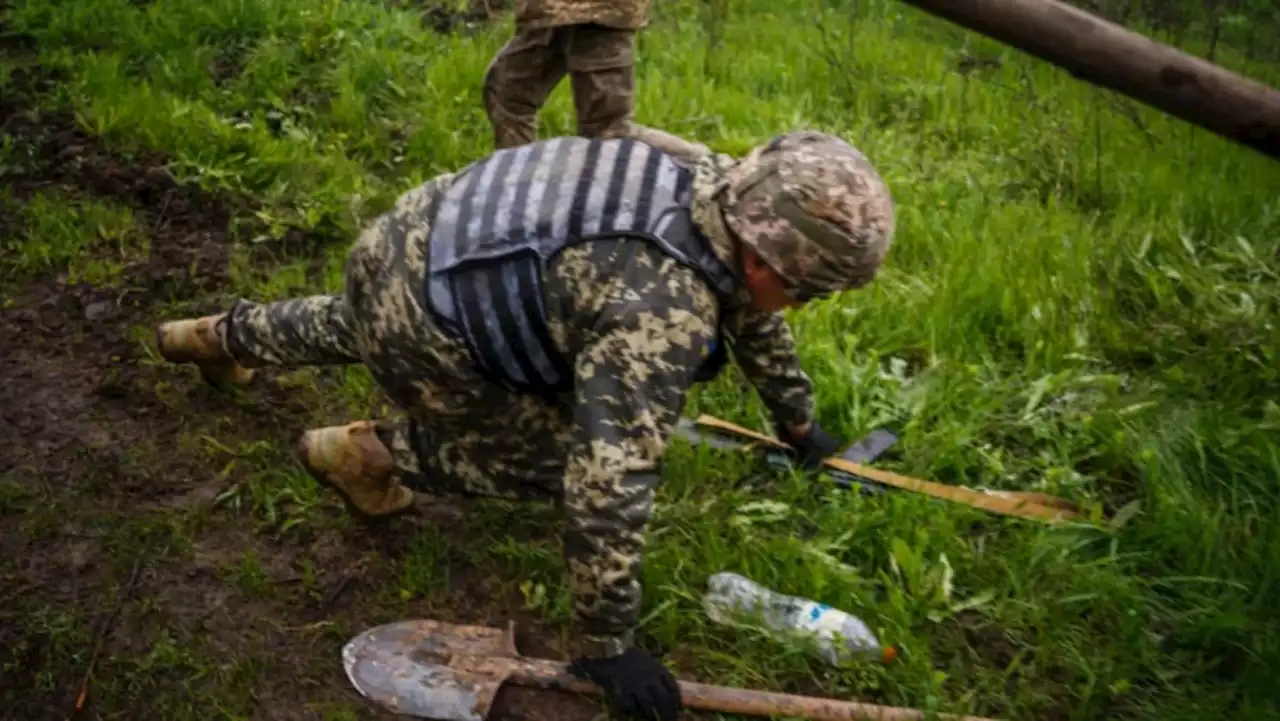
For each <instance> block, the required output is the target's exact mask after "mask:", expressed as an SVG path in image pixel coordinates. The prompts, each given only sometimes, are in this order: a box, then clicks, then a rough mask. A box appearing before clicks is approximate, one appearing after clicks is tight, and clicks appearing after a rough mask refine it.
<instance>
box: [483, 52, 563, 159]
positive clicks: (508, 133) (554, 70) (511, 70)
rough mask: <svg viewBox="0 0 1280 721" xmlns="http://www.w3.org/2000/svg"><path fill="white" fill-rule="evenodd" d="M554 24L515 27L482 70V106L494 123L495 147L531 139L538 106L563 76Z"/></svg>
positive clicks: (561, 59) (535, 129)
mask: <svg viewBox="0 0 1280 721" xmlns="http://www.w3.org/2000/svg"><path fill="white" fill-rule="evenodd" d="M562 34H563V33H562V32H561V31H560V30H559V29H557V28H539V29H536V30H525V31H517V32H516V34H515V35H514V36H513V37H512V38H511V40H509V41H507V44H506V45H505V46H503V48H502V50H500V51H498V54H497V55H495V56H494V58H493V61H492V62H490V63H489V67H488V69H487V70H485V73H484V82H483V85H484V87H483V92H484V109H485V113H486V114H487V115H488V116H489V123H490V124H491V125H492V126H493V142H494V146H495V149H502V148H511V147H516V146H519V145H525V144H527V143H532V142H533V141H534V140H536V139H537V136H538V131H537V128H538V110H539V109H540V108H542V104H543V103H545V102H546V101H547V97H548V96H549V95H551V91H552V90H554V89H555V87H556V84H557V83H559V82H560V80H561V79H562V78H563V77H564V74H565V65H564V56H563V53H562V52H561V48H560V45H561V44H562V43H561V36H562Z"/></svg>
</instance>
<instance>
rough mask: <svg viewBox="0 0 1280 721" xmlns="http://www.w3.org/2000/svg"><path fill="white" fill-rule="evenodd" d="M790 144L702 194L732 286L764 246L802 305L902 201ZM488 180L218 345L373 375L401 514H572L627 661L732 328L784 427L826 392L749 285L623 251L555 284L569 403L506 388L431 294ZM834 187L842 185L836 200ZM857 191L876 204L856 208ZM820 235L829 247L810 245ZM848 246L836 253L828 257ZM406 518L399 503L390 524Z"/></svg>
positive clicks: (608, 652) (795, 140)
mask: <svg viewBox="0 0 1280 721" xmlns="http://www.w3.org/2000/svg"><path fill="white" fill-rule="evenodd" d="M784 137H785V138H787V141H786V145H785V147H786V149H787V150H788V152H790V156H789V158H790V159H789V160H786V161H784V162H779V161H778V159H777V156H778V153H777V152H776V151H777V150H778V149H779V148H782V147H784V145H783V143H782V142H781V141H780V140H776V141H775V142H774V143H772V144H770V145H769V146H768V147H765V148H761V149H758V150H757V151H754V152H753V153H752V154H751V155H750V156H748V157H747V158H746V159H745V160H743V161H741V162H736V161H734V160H733V159H731V158H728V157H725V156H711V155H705V156H703V157H702V158H700V159H699V160H698V161H697V162H696V164H695V165H694V167H693V168H692V173H691V174H690V175H688V176H687V177H689V178H690V184H691V193H690V195H691V198H692V199H691V203H690V205H689V217H690V219H691V220H692V223H693V226H694V227H696V228H697V230H698V231H700V236H699V237H704V238H705V240H706V241H707V245H708V246H709V248H710V249H711V251H712V252H713V253H714V256H715V259H716V260H718V261H719V262H720V263H723V264H724V266H725V267H728V268H739V267H740V266H741V257H740V253H741V252H742V251H741V246H740V244H739V243H738V239H740V240H741V241H743V242H745V243H747V244H749V245H751V247H753V248H760V249H761V250H760V251H758V252H760V253H761V256H762V257H763V258H764V260H765V261H766V262H767V263H769V264H770V265H771V266H774V267H775V270H777V271H778V272H779V273H781V274H782V275H783V277H784V278H785V279H786V281H787V283H788V287H789V288H791V289H792V291H793V292H794V293H796V297H797V298H808V297H814V296H816V295H821V294H823V293H826V292H829V291H831V290H836V289H841V288H846V287H853V286H856V285H860V284H861V283H865V282H866V281H868V280H870V278H871V277H872V275H874V272H875V266H878V265H879V263H880V262H881V259H882V258H883V255H884V251H885V249H886V247H887V244H888V239H889V237H890V236H891V235H892V230H893V227H892V209H891V206H890V205H889V200H888V195H887V191H884V190H883V186H882V185H880V184H879V183H880V181H879V178H878V176H876V175H875V171H874V170H873V169H872V168H871V166H870V165H869V164H866V163H865V160H864V159H861V156H860V155H856V151H853V150H852V149H851V148H848V146H847V145H840V146H838V149H847V151H848V153H853V154H854V155H853V156H851V157H853V158H854V166H853V167H852V170H851V171H846V172H845V173H844V175H843V176H842V177H830V178H828V177H822V176H821V174H820V173H821V172H822V170H821V169H822V168H823V167H824V166H823V160H824V158H828V157H830V155H831V146H830V144H829V143H830V141H829V140H826V136H816V135H808V134H792V135H790V136H784ZM806 139H807V140H806ZM582 142H587V141H582ZM615 142H616V141H615ZM622 142H624V143H627V142H630V141H622ZM806 142H808V143H811V145H805V143H806ZM815 142H816V144H813V143H815ZM824 142H825V143H828V144H827V145H824V144H823V143H824ZM545 144H546V143H545V142H544V143H543V144H539V145H545ZM535 147H536V146H535ZM508 152H509V153H513V152H517V151H508ZM621 152H622V151H618V153H619V154H621ZM507 157H509V156H507ZM806 164H808V165H809V166H811V167H806ZM814 168H816V169H818V171H817V173H815V171H814ZM477 175H480V173H470V174H467V173H466V172H465V171H464V172H463V173H459V174H446V175H442V176H438V177H436V178H434V179H432V180H430V181H428V182H427V183H425V184H424V185H422V186H420V187H418V188H416V189H414V190H412V191H409V192H408V193H406V194H405V195H403V196H402V197H401V198H400V200H399V202H398V203H397V205H396V207H395V208H394V209H392V210H391V211H389V212H388V213H386V214H384V215H383V216H381V217H380V218H378V219H377V220H376V221H374V222H373V223H372V224H371V225H370V226H369V227H368V228H367V229H366V230H365V231H364V232H363V233H362V235H361V236H360V238H359V240H358V242H357V243H356V244H355V245H354V246H353V248H352V249H351V251H350V254H349V258H348V263H347V268H346V287H345V290H344V292H343V293H342V294H339V295H331V296H315V297H311V298H303V299H294V300H286V301H281V302H276V303H270V304H266V305H260V304H256V303H252V302H247V301H243V300H242V301H238V302H237V303H235V304H234V305H233V307H232V308H231V310H230V312H229V313H228V314H227V315H226V316H225V317H220V318H219V319H218V321H217V323H216V328H217V334H218V346H219V348H220V350H221V351H223V352H225V353H226V354H229V356H230V357H231V358H233V359H234V360H235V361H236V362H237V363H238V364H239V366H241V367H242V368H245V369H252V368H255V367H261V366H268V365H271V366H281V367H297V366H305V365H323V364H338V363H356V362H362V363H364V364H365V365H366V366H367V367H368V368H369V369H370V371H371V372H372V374H373V376H374V378H375V379H376V380H377V381H378V383H379V384H380V385H381V386H382V387H383V388H384V389H385V391H386V392H387V393H388V394H389V395H390V397H391V398H392V400H393V401H394V402H395V403H396V404H397V405H398V406H399V407H400V408H401V409H402V410H403V411H404V412H405V415H406V418H405V419H404V421H403V422H401V423H394V424H393V423H385V422H380V423H378V424H376V426H375V425H368V426H361V428H362V429H363V431H362V432H363V433H364V436H363V438H364V440H363V441H360V443H362V444H363V446H362V447H363V448H367V449H374V450H373V451H371V452H370V453H366V454H365V456H366V458H371V457H376V458H377V460H376V462H373V463H372V466H373V467H372V470H370V468H371V466H370V464H369V463H366V465H365V466H364V470H363V471H362V470H361V469H360V467H359V463H354V465H351V466H350V467H351V468H352V469H353V470H352V471H351V473H353V474H358V473H362V472H363V473H366V474H369V475H370V476H371V477H376V476H379V475H380V474H381V479H380V480H379V479H376V478H375V479H374V480H375V481H376V482H375V483H374V484H373V485H376V483H377V482H380V483H381V484H382V485H381V486H380V488H381V489H382V493H383V495H382V496H381V497H383V498H386V499H391V498H392V497H393V495H394V493H393V492H394V491H397V490H398V489H399V488H400V487H401V486H400V485H399V484H403V485H404V486H410V487H416V488H423V489H425V488H437V489H441V490H448V491H454V492H461V493H464V494H482V495H493V496H501V497H508V498H529V497H537V496H543V497H549V498H553V499H558V500H560V501H561V502H562V503H563V507H564V509H565V514H566V528H565V531H564V553H565V557H566V562H567V565H568V570H569V583H570V588H571V591H572V595H573V599H574V600H573V608H574V616H575V620H576V621H577V622H578V624H579V627H580V629H581V630H582V631H583V632H584V634H585V637H586V638H585V641H586V649H587V650H586V653H587V654H588V655H589V656H614V655H617V654H619V653H620V652H621V651H622V650H624V649H625V648H627V647H628V646H629V645H630V643H631V634H632V628H633V626H634V624H635V622H636V619H637V614H638V611H639V607H640V601H641V592H640V585H639V580H638V579H639V570H640V564H641V557H642V551H643V546H644V536H643V534H644V529H645V526H646V523H647V520H648V517H649V513H650V509H651V507H652V503H653V497H654V492H655V489H656V487H657V484H658V480H659V473H660V461H661V458H662V455H663V451H664V449H665V447H666V444H667V441H668V439H669V437H670V434H671V431H672V430H673V427H674V424H675V423H676V421H677V420H678V418H679V416H680V415H681V412H682V409H683V404H684V397H685V392H686V390H687V389H688V388H689V387H690V385H691V384H692V383H693V382H694V381H695V376H696V370H697V369H698V368H699V367H701V366H703V364H704V363H706V362H707V359H708V357H709V356H712V355H714V354H715V353H718V352H722V348H723V346H720V347H719V348H717V349H715V350H713V349H711V348H710V346H711V345H712V344H713V341H714V340H715V339H716V338H717V329H719V328H722V329H723V331H724V332H725V334H726V335H727V337H728V339H729V340H730V341H731V343H732V346H733V350H734V356H735V359H736V360H737V362H738V364H739V365H740V367H741V368H742V369H743V371H744V373H745V374H746V376H747V377H748V379H749V380H750V381H751V383H752V384H753V385H754V386H755V387H756V388H757V390H758V391H759V392H760V394H761V398H762V400H763V401H764V402H765V404H766V405H767V406H768V408H769V409H770V410H771V411H772V413H773V414H774V416H775V418H776V419H777V421H778V422H779V423H785V424H790V425H802V424H806V423H808V422H809V421H810V420H811V419H812V417H813V388H812V384H811V383H810V380H809V378H808V377H807V376H806V375H805V373H804V371H803V370H802V369H801V368H800V365H799V362H798V360H797V357H796V354H795V347H794V341H793V338H792V336H791V334H790V331H789V330H788V328H787V324H786V322H785V321H784V319H783V317H782V316H781V315H780V314H778V313H762V312H757V311H754V310H752V308H751V305H750V304H751V295H750V294H749V293H748V291H747V289H746V288H745V287H744V286H742V285H741V284H740V283H739V282H738V279H736V278H735V279H732V282H731V283H729V284H728V285H726V286H720V290H717V288H716V287H714V284H713V283H709V282H708V281H707V279H706V277H704V276H703V275H700V274H699V273H698V272H696V270H695V269H693V268H691V267H689V265H687V264H682V263H681V262H678V261H677V260H676V259H674V258H673V257H672V256H671V255H670V254H668V253H665V252H663V251H662V250H660V249H659V248H658V247H657V246H655V245H654V244H653V243H652V242H650V241H648V240H642V239H639V238H632V237H621V236H608V235H607V234H606V235H603V236H601V237H600V238H599V239H596V240H593V241H591V242H586V243H580V244H577V245H571V246H569V247H568V248H567V249H564V250H563V251H561V252H560V253H559V255H558V256H556V257H555V258H554V259H552V260H551V261H550V262H549V264H548V265H547V266H546V267H545V269H544V270H543V271H542V282H543V288H542V293H541V298H542V301H543V303H544V304H545V317H546V321H547V330H548V331H549V336H550V341H551V343H552V345H553V346H554V348H555V350H556V351H557V352H558V353H559V354H560V356H561V357H562V358H564V359H566V361H567V367H568V369H569V371H570V376H571V377H570V379H569V387H567V388H565V389H564V390H563V391H562V392H560V393H559V394H558V395H555V396H546V395H543V396H539V395H536V394H529V393H520V392H512V391H511V390H509V389H508V388H504V387H503V386H502V385H501V384H499V383H495V382H492V379H491V378H490V377H489V376H488V375H486V374H485V373H484V372H483V371H482V370H481V369H478V368H477V364H476V361H475V359H474V356H473V353H472V352H471V350H469V347H468V345H467V344H466V342H464V339H463V338H462V337H461V335H460V334H459V333H458V331H457V330H456V329H454V328H446V327H442V325H441V323H440V321H439V319H438V318H437V317H436V316H435V315H434V314H433V313H432V312H431V310H430V309H429V308H428V304H427V301H426V298H427V294H426V293H425V292H424V288H425V287H429V286H428V285H427V283H428V279H429V273H430V268H429V262H428V261H429V259H430V258H432V257H436V256H434V255H431V254H430V253H429V250H433V249H431V248H429V247H428V242H427V241H428V239H429V238H432V227H431V224H432V222H433V219H435V220H437V221H439V220H440V218H441V217H443V211H441V210H440V208H441V207H442V206H441V203H442V199H443V198H444V197H445V196H446V194H447V193H449V191H450V189H451V188H455V187H462V186H461V182H462V179H463V178H466V177H471V178H474V177H475V176H477ZM455 181H457V182H458V183H459V184H458V185H455ZM824 182H828V183H829V184H834V185H837V186H839V187H838V188H837V189H836V190H834V191H827V192H825V193H824V192H823V191H822V190H821V186H822V184H823V183H824ZM815 183H816V184H817V185H818V186H819V190H817V191H815V190H814V186H815ZM859 183H861V184H862V186H861V188H859V187H858V184H859ZM840 188H843V190H841V189H840ZM851 190H852V191H854V192H860V191H865V194H866V196H867V198H868V199H867V200H866V201H865V202H862V203H861V204H860V205H859V204H858V203H851V202H849V200H848V197H847V196H848V193H849V192H850V191H851ZM833 193H844V194H845V196H844V197H837V196H835V195H833ZM771 199H772V200H771ZM468 202H469V201H468ZM831 209H836V210H839V211H842V212H843V213H844V214H843V215H839V214H837V215H834V216H833V214H832V213H831V212H828V211H830V210H831ZM483 210H485V213H482V214H481V215H483V216H484V217H489V216H491V215H493V214H492V213H491V212H489V210H491V209H488V208H486V209H483ZM628 212H630V211H628ZM805 213H808V214H810V216H811V215H813V214H818V215H824V214H825V221H826V223H825V224H822V223H821V222H820V221H818V222H817V223H816V224H815V226H814V227H802V225H801V223H800V222H799V221H797V218H802V217H803V218H809V216H805V215H804V214H805ZM634 214H635V215H636V216H637V217H638V216H639V211H635V212H634ZM810 220H812V218H810ZM801 231H803V232H805V233H807V234H808V237H809V238H810V239H813V238H817V239H818V240H817V243H818V246H819V247H810V246H811V245H813V243H812V242H809V244H808V245H802V244H800V243H799V242H798V241H797V238H798V236H797V233H798V232H801ZM735 234H736V239H735ZM824 234H825V235H824ZM829 238H836V240H833V241H831V242H830V243H827V245H826V247H825V249H824V248H823V247H822V243H824V242H827V239H829ZM851 238H852V239H854V240H853V241H852V242H851V241H850V239H851ZM435 242H437V241H435V240H434V239H432V243H435ZM806 242H808V241H806ZM842 244H843V245H842ZM837 247H843V248H844V250H843V251H837V250H836V248H837ZM850 248H853V252H850ZM824 250H825V251H827V253H826V255H824ZM827 256H830V257H827ZM810 257H812V258H814V261H813V262H810V261H809V260H808V258H810ZM814 263H822V264H823V267H818V266H817V265H815V264H814ZM798 269H803V274H804V275H801V274H800V273H797V272H796V271H797V270H798ZM850 278H854V279H855V280H854V281H852V282H850V280H849V279H850ZM725 288H732V289H731V290H730V291H729V292H724V289H725ZM211 318H213V317H211ZM182 322H189V321H182ZM161 343H162V346H163V345H164V340H163V333H162V341H161ZM214 355H216V354H214ZM168 357H170V358H171V359H176V358H175V357H174V356H172V355H170V356H168ZM211 357H212V356H211ZM370 429H372V430H373V431H374V433H373V434H370V433H369V430H370ZM371 435H376V437H377V439H379V440H381V441H382V442H381V443H380V444H379V443H373V442H371V441H372V438H371V437H370V436H371ZM384 447H385V448H384ZM378 449H381V450H378ZM387 449H389V451H390V452H389V453H388V452H387ZM357 455H358V454H357ZM348 460H350V459H348ZM392 469H394V470H392ZM388 476H389V477H388ZM348 490H349V489H348ZM351 495H352V497H353V500H357V499H355V494H354V493H353V494H351ZM364 505H365V506H366V507H365V508H364V509H363V510H366V511H369V510H370V508H368V506H369V505H370V504H369V503H365V504H364ZM373 505H376V503H375V504H373ZM402 505H404V504H403V502H400V501H395V500H387V501H386V503H385V504H384V506H386V507H385V508H383V509H382V510H394V509H393V508H391V507H392V506H402ZM373 512H381V511H378V510H374V511H373Z"/></svg>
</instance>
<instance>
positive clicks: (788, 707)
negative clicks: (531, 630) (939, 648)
mask: <svg viewBox="0 0 1280 721" xmlns="http://www.w3.org/2000/svg"><path fill="white" fill-rule="evenodd" d="M503 660H504V661H510V662H511V667H510V668H511V675H510V676H508V677H507V680H509V681H511V682H512V683H515V684H518V685H520V686H532V687H534V688H545V689H556V690H560V691H572V692H575V693H583V694H589V695H592V696H602V695H603V693H604V692H603V690H602V689H601V688H600V687H599V686H597V685H596V684H594V683H591V682H590V681H584V680H583V679H580V678H578V677H576V676H574V675H573V674H571V673H569V667H568V665H567V664H564V663H561V662H559V661H548V660H544V659H532V658H518V659H503ZM679 683H680V695H681V697H682V699H683V706H684V707H685V708H691V709H701V710H703V711H722V712H724V713H736V714H744V715H747V716H775V717H778V716H781V717H790V718H805V719H812V721H923V719H924V718H925V715H924V712H922V711H920V710H918V709H913V708H902V707H897V706H878V705H875V704H868V703H858V702H855V701H837V700H835V699H829V698H816V697H813V696H796V695H793V694H788V693H774V692H772V691H754V690H751V689H743V688H730V687H727V686H713V685H711V684H705V683H695V682H693V681H680V682H679ZM936 718H938V719H940V720H942V721H993V719H987V718H981V717H977V716H956V715H954V714H938V715H937V716H936Z"/></svg>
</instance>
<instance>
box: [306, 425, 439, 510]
mask: <svg viewBox="0 0 1280 721" xmlns="http://www.w3.org/2000/svg"><path fill="white" fill-rule="evenodd" d="M376 429H377V424H375V423H374V422H373V421H357V422H355V423H351V424H348V425H345V426H330V427H328V428H318V429H314V430H310V431H307V432H306V433H303V434H302V437H301V438H300V439H298V455H299V456H300V457H301V459H302V464H303V465H304V466H305V467H306V469H307V471H309V472H310V473H311V475H313V476H315V478H316V480H318V481H320V482H322V483H326V484H328V485H330V486H332V487H333V488H335V489H336V490H337V491H338V492H339V493H340V494H341V495H342V498H343V500H344V501H345V502H346V504H347V507H348V508H350V509H351V510H353V511H355V512H357V513H359V514H362V515H364V516H367V517H371V518H377V517H381V516H390V515H393V514H397V513H400V512H402V511H404V510H406V509H408V508H409V507H411V506H412V505H413V501H414V495H413V491H411V490H409V489H408V488H405V487H404V486H402V485H400V483H399V482H398V480H397V479H396V477H395V462H394V460H393V458H392V456H391V450H390V449H389V448H387V446H386V445H385V444H384V443H383V442H382V441H381V440H380V439H379V438H378V435H377V432H376Z"/></svg>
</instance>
